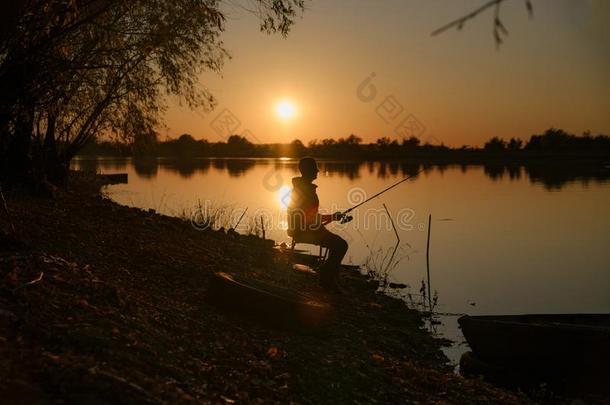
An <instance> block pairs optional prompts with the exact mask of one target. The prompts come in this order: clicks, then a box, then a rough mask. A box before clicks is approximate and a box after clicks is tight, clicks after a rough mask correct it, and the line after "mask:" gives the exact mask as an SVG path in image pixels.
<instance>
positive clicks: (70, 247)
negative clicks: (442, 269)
mask: <svg viewBox="0 0 610 405" xmlns="http://www.w3.org/2000/svg"><path fill="white" fill-rule="evenodd" d="M100 185H101V184H100V183H99V181H98V180H96V179H95V178H92V177H89V176H86V175H82V174H75V175H73V176H72V179H71V181H70V183H69V186H68V188H67V190H57V191H56V192H55V197H54V198H53V199H49V198H38V197H32V196H30V195H28V194H26V193H19V192H12V193H9V194H8V195H7V197H8V207H9V210H10V213H11V218H12V222H13V224H14V225H15V228H16V232H17V237H16V238H14V237H13V236H11V235H10V234H8V235H3V236H2V239H3V241H2V243H1V244H0V268H1V274H0V276H1V279H0V370H1V371H0V394H1V395H2V398H3V400H4V401H7V403H12V402H16V401H20V402H22V403H23V402H26V403H27V402H53V401H56V400H64V401H67V402H87V401H93V400H96V399H101V400H100V401H96V403H97V402H100V403H106V402H108V403H116V402H119V403H133V402H152V403H156V402H171V403H175V402H190V401H195V402H203V403H235V402H237V403H269V402H278V403H279V402H281V403H286V402H296V403H346V402H350V403H375V402H379V403H413V402H425V403H428V402H452V403H469V402H470V403H480V402H484V403H494V402H496V403H522V402H524V401H525V400H526V399H525V398H524V397H520V396H518V395H517V394H514V393H511V392H508V391H504V390H501V389H497V388H494V387H492V386H490V385H488V384H485V383H483V382H480V381H477V380H465V379H463V378H461V377H459V376H456V375H454V374H453V373H452V370H451V367H450V366H448V365H447V364H446V360H447V359H446V358H445V357H444V355H443V354H442V352H441V350H440V348H441V345H442V344H443V342H442V341H440V340H438V339H435V338H433V337H432V336H431V335H430V334H429V333H428V332H426V331H425V330H424V329H422V325H423V321H422V317H421V315H420V314H419V313H418V312H416V311H412V310H409V309H407V308H406V307H405V305H404V304H403V303H402V302H401V301H398V300H395V299H392V298H389V297H386V296H384V295H379V294H376V293H375V288H374V286H372V285H371V283H369V282H368V281H367V280H366V279H365V278H364V276H361V275H360V274H359V273H357V272H355V271H353V270H352V271H349V270H344V271H343V273H342V282H343V287H344V289H345V290H346V292H347V294H345V295H342V296H333V295H327V294H325V293H324V292H323V291H321V290H320V289H319V288H318V287H317V283H316V282H315V279H314V278H313V277H312V275H310V274H308V273H303V272H296V271H293V270H292V268H291V265H290V264H289V263H287V262H286V261H285V260H284V259H283V258H282V256H280V255H278V254H277V253H276V251H275V250H273V249H272V248H271V247H270V246H269V245H268V244H265V243H261V242H260V240H258V239H256V238H252V237H239V236H235V235H227V234H225V233H219V232H207V231H197V230H195V229H193V228H192V227H191V226H190V224H188V223H185V222H184V221H181V220H180V219H177V218H170V217H165V216H161V215H157V214H155V213H153V212H145V211H142V210H139V209H135V208H128V207H123V206H119V205H117V204H115V203H113V202H112V201H110V200H108V199H106V198H103V197H102V196H101V195H100V194H99V186H100ZM0 218H1V219H0V229H3V230H8V229H9V225H8V223H7V218H6V215H4V214H2V215H0ZM221 270H222V271H226V272H229V273H234V274H239V275H242V276H248V277H253V278H257V279H260V280H264V281H267V282H269V283H272V284H277V285H282V286H288V287H290V288H294V289H298V290H299V291H304V292H306V293H308V294H310V295H312V296H315V297H317V298H318V299H320V300H325V301H328V302H330V303H331V304H332V305H333V306H334V308H335V311H336V314H337V320H336V321H335V322H334V323H333V324H332V326H330V327H329V328H328V330H326V331H325V333H324V334H323V335H319V334H307V333H303V332H296V331H286V330H279V329H270V328H267V327H264V326H261V325H258V324H256V323H252V322H250V321H247V320H245V319H243V318H240V317H236V316H234V315H227V314H225V313H223V312H221V311H219V310H218V309H216V308H214V307H212V306H210V305H208V304H207V303H206V301H205V297H206V293H207V287H208V280H209V276H210V274H212V273H213V272H215V271H221Z"/></svg>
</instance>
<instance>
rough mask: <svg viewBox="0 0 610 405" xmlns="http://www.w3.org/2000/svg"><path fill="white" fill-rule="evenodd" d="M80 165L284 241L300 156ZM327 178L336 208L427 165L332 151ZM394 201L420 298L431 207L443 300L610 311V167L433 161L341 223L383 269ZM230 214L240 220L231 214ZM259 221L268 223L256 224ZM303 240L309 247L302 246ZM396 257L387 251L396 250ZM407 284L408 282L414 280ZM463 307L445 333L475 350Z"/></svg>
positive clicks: (149, 201)
mask: <svg viewBox="0 0 610 405" xmlns="http://www.w3.org/2000/svg"><path fill="white" fill-rule="evenodd" d="M74 165H75V167H76V168H81V169H85V170H95V171H98V172H101V173H123V172H126V173H128V174H129V182H128V184H120V185H112V186H108V187H106V189H105V192H106V193H107V195H108V196H109V197H111V198H112V199H113V200H115V201H117V202H118V203H120V204H125V205H129V206H135V207H141V208H153V209H155V210H157V211H158V212H160V213H164V214H168V215H176V216H181V215H184V214H186V215H188V214H189V213H191V212H193V211H194V210H197V209H198V208H197V207H198V206H200V205H201V207H203V209H204V210H206V209H208V210H212V211H213V210H215V209H218V208H219V207H224V208H225V212H227V215H225V220H232V221H234V222H233V223H235V222H236V221H237V218H239V216H240V215H241V213H242V212H243V210H244V209H246V208H248V212H247V214H246V219H245V220H243V221H242V223H241V224H240V226H239V227H238V231H240V232H243V233H245V232H248V231H250V230H252V229H254V226H255V225H254V218H256V219H257V222H259V223H260V218H261V216H262V217H263V220H264V222H265V228H266V234H267V237H268V238H272V239H274V240H276V241H278V242H281V241H286V242H287V243H289V238H288V237H287V235H286V233H285V206H286V203H287V199H288V198H289V195H287V194H288V193H289V190H290V187H291V178H292V177H295V176H296V175H297V170H296V162H295V161H294V160H280V159H274V160H260V159H259V160H253V159H243V160H235V159H201V160H197V161H181V160H161V159H159V160H157V159H152V160H144V161H134V160H131V159H85V158H82V159H78V160H77V161H76V162H75V163H74ZM320 168H321V172H320V174H319V178H318V180H317V181H316V183H317V184H318V186H319V187H318V195H319V197H320V203H321V209H325V210H328V211H331V212H332V211H336V210H339V209H345V208H348V207H349V206H350V205H351V204H353V203H357V202H359V201H361V199H362V198H364V197H365V196H371V195H373V194H375V193H376V192H377V191H379V190H381V189H383V188H385V187H387V186H389V185H391V184H392V183H393V182H396V181H398V180H400V179H401V178H403V177H404V176H406V175H410V174H413V173H416V172H417V171H418V170H420V169H422V167H421V166H419V165H416V164H408V163H404V162H403V163H400V162H398V163H380V162H372V163H344V162H343V163H342V162H330V161H329V162H321V164H320ZM384 203H385V205H386V206H387V208H388V210H389V212H390V213H391V217H392V219H393V220H394V222H395V225H396V227H397V228H398V234H399V237H400V244H399V248H398V250H397V253H396V255H395V258H396V259H399V260H400V261H399V263H398V265H397V266H396V267H395V268H394V269H393V271H392V272H391V275H390V276H391V279H392V280H393V281H395V282H401V283H406V284H408V285H410V286H411V287H410V289H408V290H407V292H410V293H412V294H413V296H412V299H413V300H415V301H418V300H420V299H421V298H420V297H419V296H417V295H416V294H419V289H420V285H421V282H422V280H425V279H426V236H427V222H428V215H429V214H431V215H432V226H431V242H430V270H431V287H432V290H433V291H436V292H437V294H438V305H437V306H436V311H438V312H446V313H455V314H459V313H467V314H520V313H578V312H605V313H610V167H608V166H603V165H602V166H600V167H593V168H590V167H589V168H584V169H583V168H572V167H567V166H566V165H560V166H558V167H544V166H540V167H533V168H532V167H519V166H511V167H505V166H502V165H494V166H489V165H488V166H457V165H454V166H430V167H427V168H426V170H425V171H424V172H422V173H420V174H419V175H417V176H416V177H415V178H414V179H412V180H410V181H407V182H406V183H404V184H402V185H400V186H398V187H397V188H396V189H393V190H392V191H390V192H388V193H386V194H384V195H383V196H381V197H379V198H377V199H375V200H373V201H371V202H370V203H368V204H366V205H364V206H362V208H359V209H357V210H356V211H354V212H353V214H354V220H353V221H352V222H351V223H349V224H347V225H333V226H331V227H330V228H331V229H334V231H335V232H337V233H339V234H340V235H341V236H342V237H343V238H345V239H346V240H347V241H348V242H349V244H350V248H349V251H348V253H347V257H346V261H347V262H350V263H353V264H363V263H365V262H366V261H367V258H368V260H369V263H372V265H373V266H375V267H376V268H377V269H379V268H382V267H383V266H384V265H383V264H382V260H383V258H384V257H387V258H389V255H390V254H391V250H392V248H393V247H394V245H395V244H396V236H395V234H394V232H393V230H392V226H391V223H390V221H389V220H388V216H387V214H386V212H385V210H384V208H383V206H382V204H384ZM229 222H230V221H229ZM256 226H258V227H260V225H256ZM300 247H304V248H306V247H307V246H305V245H302V246H300ZM386 262H387V260H386ZM403 291H404V290H403ZM456 319H457V317H456V316H445V317H443V318H442V321H443V324H442V325H440V326H438V329H439V332H440V333H442V334H444V335H445V336H447V337H448V338H450V339H452V340H454V341H456V344H455V345H454V346H453V348H450V349H448V351H447V353H448V355H449V357H450V358H451V359H452V360H453V361H457V360H458V358H459V354H460V353H461V352H463V351H464V350H465V346H464V345H463V344H461V343H462V341H463V338H462V336H461V333H460V332H459V329H458V328H457V322H456Z"/></svg>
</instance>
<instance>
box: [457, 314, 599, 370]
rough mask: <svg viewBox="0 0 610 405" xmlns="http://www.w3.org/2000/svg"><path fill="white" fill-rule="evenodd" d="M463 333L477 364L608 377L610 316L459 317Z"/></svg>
mask: <svg viewBox="0 0 610 405" xmlns="http://www.w3.org/2000/svg"><path fill="white" fill-rule="evenodd" d="M458 323H459V324H460V328H461V329H462V333H463V334H464V337H465V338H466V341H467V342H468V345H469V346H470V348H471V349H472V351H473V353H474V355H476V356H477V357H478V358H479V359H481V360H483V361H485V362H487V363H490V364H493V365H499V366H506V367H519V368H536V369H539V370H540V369H547V370H559V369H567V368H571V369H574V367H587V368H588V370H589V371H593V370H594V371H595V372H602V373H608V374H610V315H609V314H561V315H559V314H558V315H500V316H468V315H466V316H462V317H461V318H459V319H458Z"/></svg>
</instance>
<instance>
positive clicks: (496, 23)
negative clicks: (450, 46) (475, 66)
mask: <svg viewBox="0 0 610 405" xmlns="http://www.w3.org/2000/svg"><path fill="white" fill-rule="evenodd" d="M505 1H506V0H489V1H487V2H486V3H483V4H482V5H481V6H480V7H478V8H476V9H474V10H473V11H471V12H470V13H468V14H466V15H464V16H462V17H460V18H458V19H456V20H453V21H451V22H449V23H448V24H445V25H443V26H442V27H440V28H438V29H436V30H434V31H433V32H432V34H431V35H432V36H436V35H438V34H441V33H443V32H445V31H447V30H449V29H451V28H456V29H458V30H461V29H462V28H464V24H466V23H467V22H468V21H470V20H472V19H474V18H475V17H477V16H478V15H479V14H481V13H483V12H485V11H487V10H488V9H490V8H492V7H494V20H493V36H494V41H495V42H496V46H500V45H501V44H502V37H503V36H507V35H508V30H507V29H506V27H505V26H504V24H503V23H502V20H501V18H500V6H501V5H502V3H504V2H505ZM525 8H526V10H527V13H528V15H529V17H530V18H532V17H533V16H534V7H533V6H532V2H531V0H525Z"/></svg>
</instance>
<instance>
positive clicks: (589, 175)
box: [74, 158, 610, 190]
mask: <svg viewBox="0 0 610 405" xmlns="http://www.w3.org/2000/svg"><path fill="white" fill-rule="evenodd" d="M130 163H132V164H133V167H134V169H135V172H136V174H137V175H138V176H140V177H142V178H145V179H152V178H154V177H156V176H157V174H158V170H159V167H163V168H164V169H167V170H168V171H170V172H175V173H177V174H179V175H180V176H181V177H183V178H189V177H192V176H193V175H195V174H197V173H200V174H205V173H207V172H208V171H209V170H215V171H218V172H226V173H227V174H228V175H229V176H230V177H240V176H243V175H244V174H246V173H247V172H248V171H250V170H251V169H253V168H254V167H255V166H261V165H268V166H272V167H273V168H274V169H275V170H279V169H282V170H286V169H288V170H290V171H292V172H294V173H295V174H296V173H297V172H298V169H297V161H296V160H294V159H289V160H286V159H174V158H134V159H130V158H112V159H107V158H104V159H102V158H98V159H95V158H93V159H91V158H83V159H76V160H75V162H74V167H75V168H77V169H80V170H86V171H92V172H101V171H104V172H109V171H112V172H117V171H121V170H125V169H126V168H127V165H128V164H130ZM319 166H320V171H321V172H322V173H324V175H326V176H329V177H334V176H337V177H339V178H347V179H349V180H357V179H359V178H361V175H362V174H366V173H368V175H374V176H376V177H378V178H380V179H388V178H397V177H405V176H413V175H415V174H416V173H417V172H418V171H419V170H420V169H421V168H423V169H424V173H425V172H430V171H436V172H438V173H440V174H441V175H442V174H443V173H444V172H445V171H446V170H448V169H450V168H457V169H459V170H460V171H461V172H462V173H466V172H468V170H469V169H479V168H481V167H482V168H483V172H484V173H485V175H486V176H487V177H488V178H489V179H491V180H493V181H500V180H503V179H509V180H520V179H521V178H522V177H524V176H526V177H527V178H528V179H529V181H530V182H532V183H534V184H541V185H543V186H544V187H545V188H546V189H547V190H559V189H561V188H562V187H563V186H565V185H567V184H570V183H581V184H582V185H584V186H587V185H588V184H589V183H591V182H593V183H605V182H607V181H608V180H610V167H609V166H607V165H603V164H600V163H598V162H595V163H583V162H579V163H578V164H575V163H571V164H566V163H546V162H545V163H523V164H519V163H511V162H509V163H504V162H496V161H492V162H486V163H482V164H455V163H421V162H409V161H377V162H370V161H336V160H327V161H320V162H319Z"/></svg>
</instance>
